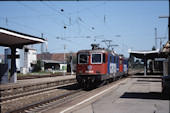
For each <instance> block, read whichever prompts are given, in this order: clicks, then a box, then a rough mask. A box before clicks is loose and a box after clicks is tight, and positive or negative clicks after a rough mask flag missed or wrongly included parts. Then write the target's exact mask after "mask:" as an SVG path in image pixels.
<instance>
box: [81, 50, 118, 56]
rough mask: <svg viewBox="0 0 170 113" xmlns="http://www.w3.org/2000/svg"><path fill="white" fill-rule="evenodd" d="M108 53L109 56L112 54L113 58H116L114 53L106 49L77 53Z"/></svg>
mask: <svg viewBox="0 0 170 113" xmlns="http://www.w3.org/2000/svg"><path fill="white" fill-rule="evenodd" d="M95 52H96V53H99V52H100V53H110V54H113V55H115V56H118V55H117V54H116V53H114V52H113V51H111V50H108V49H89V50H80V51H78V53H95Z"/></svg>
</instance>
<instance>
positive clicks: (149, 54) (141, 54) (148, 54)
mask: <svg viewBox="0 0 170 113" xmlns="http://www.w3.org/2000/svg"><path fill="white" fill-rule="evenodd" d="M128 52H129V53H130V55H133V56H134V57H136V58H139V59H143V61H144V75H146V74H147V60H148V59H152V60H154V59H155V58H166V57H167V56H166V55H165V53H164V52H160V50H159V49H157V50H146V51H132V50H129V51H128Z"/></svg>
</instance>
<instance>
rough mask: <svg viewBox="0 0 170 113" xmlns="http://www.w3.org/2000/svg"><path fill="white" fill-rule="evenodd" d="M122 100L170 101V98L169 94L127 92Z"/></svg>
mask: <svg viewBox="0 0 170 113" xmlns="http://www.w3.org/2000/svg"><path fill="white" fill-rule="evenodd" d="M120 98H133V99H156V100H170V96H169V95H168V94H164V93H159V92H149V93H137V92H136V93H134V92H126V93H124V94H123V95H122V96H121V97H120Z"/></svg>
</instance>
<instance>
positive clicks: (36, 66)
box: [33, 59, 42, 72]
mask: <svg viewBox="0 0 170 113" xmlns="http://www.w3.org/2000/svg"><path fill="white" fill-rule="evenodd" d="M41 64H42V61H41V59H39V60H37V63H36V64H35V65H34V67H33V72H39V71H41Z"/></svg>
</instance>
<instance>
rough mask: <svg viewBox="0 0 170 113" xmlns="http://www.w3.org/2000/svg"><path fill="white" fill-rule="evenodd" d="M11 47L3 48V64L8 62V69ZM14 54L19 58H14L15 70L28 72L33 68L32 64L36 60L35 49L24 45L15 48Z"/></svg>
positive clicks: (9, 66)
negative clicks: (20, 47)
mask: <svg viewBox="0 0 170 113" xmlns="http://www.w3.org/2000/svg"><path fill="white" fill-rule="evenodd" d="M9 55H11V49H10V48H5V64H8V69H9V70H10V68H11V59H9ZM16 55H19V58H17V59H16V68H17V72H21V73H24V74H25V73H28V72H31V71H32V69H33V65H34V64H36V61H37V51H36V50H35V49H33V48H31V47H28V46H25V47H23V49H16Z"/></svg>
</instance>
